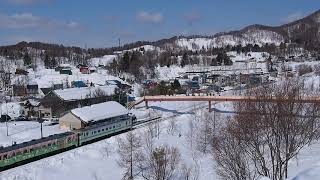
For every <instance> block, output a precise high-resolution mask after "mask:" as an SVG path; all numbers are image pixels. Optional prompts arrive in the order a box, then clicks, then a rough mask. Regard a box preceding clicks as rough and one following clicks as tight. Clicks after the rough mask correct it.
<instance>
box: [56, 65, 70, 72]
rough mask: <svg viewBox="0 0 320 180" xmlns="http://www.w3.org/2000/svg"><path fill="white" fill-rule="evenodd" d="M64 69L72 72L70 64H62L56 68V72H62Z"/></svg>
mask: <svg viewBox="0 0 320 180" xmlns="http://www.w3.org/2000/svg"><path fill="white" fill-rule="evenodd" d="M62 69H69V70H71V67H70V65H69V64H60V65H59V66H58V67H56V68H55V71H59V72H60V71H61V70H62Z"/></svg>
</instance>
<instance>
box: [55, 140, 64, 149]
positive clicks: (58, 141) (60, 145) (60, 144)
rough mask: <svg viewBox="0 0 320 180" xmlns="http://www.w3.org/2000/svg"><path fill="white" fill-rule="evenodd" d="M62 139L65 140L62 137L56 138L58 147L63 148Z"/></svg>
mask: <svg viewBox="0 0 320 180" xmlns="http://www.w3.org/2000/svg"><path fill="white" fill-rule="evenodd" d="M64 140H65V139H64V138H60V139H58V140H57V143H58V147H59V149H63V148H64V145H65V142H64Z"/></svg>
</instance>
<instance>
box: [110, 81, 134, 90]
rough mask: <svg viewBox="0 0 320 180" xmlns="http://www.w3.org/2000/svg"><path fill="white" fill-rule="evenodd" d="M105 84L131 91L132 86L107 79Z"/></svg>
mask: <svg viewBox="0 0 320 180" xmlns="http://www.w3.org/2000/svg"><path fill="white" fill-rule="evenodd" d="M106 84H107V85H115V86H117V87H118V88H119V89H120V90H122V91H126V92H131V89H132V87H131V86H130V85H128V84H125V83H122V82H120V81H118V80H107V81H106Z"/></svg>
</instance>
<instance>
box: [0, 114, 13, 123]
mask: <svg viewBox="0 0 320 180" xmlns="http://www.w3.org/2000/svg"><path fill="white" fill-rule="evenodd" d="M10 120H11V117H10V116H9V115H7V114H2V115H1V119H0V122H6V121H10Z"/></svg>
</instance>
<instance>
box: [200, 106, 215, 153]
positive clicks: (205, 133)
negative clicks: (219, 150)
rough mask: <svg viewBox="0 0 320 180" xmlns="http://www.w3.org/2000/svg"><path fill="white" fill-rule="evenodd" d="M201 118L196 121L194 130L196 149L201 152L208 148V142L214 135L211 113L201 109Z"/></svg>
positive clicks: (205, 151)
mask: <svg viewBox="0 0 320 180" xmlns="http://www.w3.org/2000/svg"><path fill="white" fill-rule="evenodd" d="M201 117H202V119H201V120H200V121H199V122H198V123H197V125H198V126H197V131H196V135H195V136H196V138H195V140H196V145H197V150H198V151H200V152H202V153H204V154H205V153H207V152H208V149H209V145H210V142H212V139H213V135H214V126H215V122H214V117H213V116H212V114H211V113H209V112H205V111H202V112H201Z"/></svg>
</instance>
